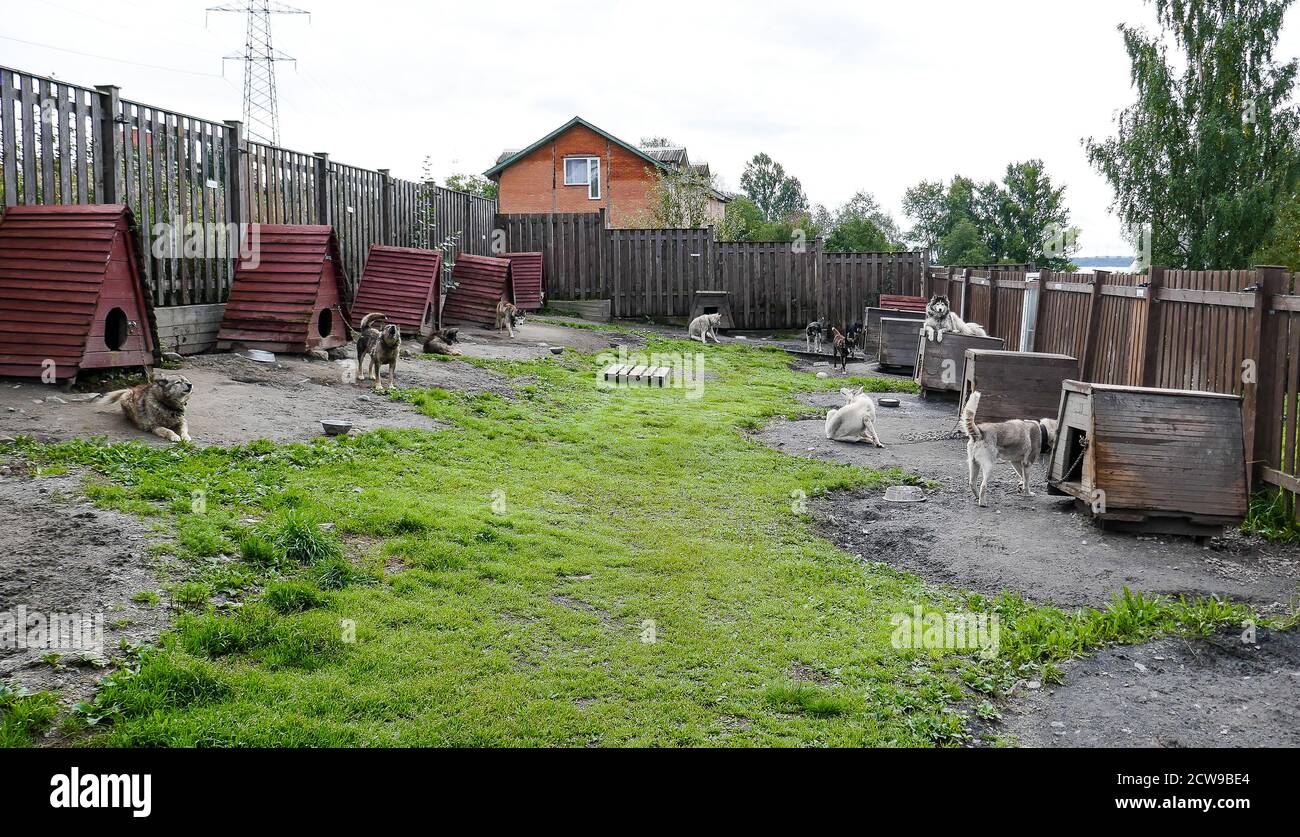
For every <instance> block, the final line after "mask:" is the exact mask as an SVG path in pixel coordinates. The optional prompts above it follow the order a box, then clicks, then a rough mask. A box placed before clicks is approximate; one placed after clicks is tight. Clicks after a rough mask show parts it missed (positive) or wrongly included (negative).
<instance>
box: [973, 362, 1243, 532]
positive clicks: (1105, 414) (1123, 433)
mask: <svg viewBox="0 0 1300 837" xmlns="http://www.w3.org/2000/svg"><path fill="white" fill-rule="evenodd" d="M982 406H983V405H982V404H981V407H982ZM1058 418H1059V421H1060V426H1059V428H1058V430H1057V437H1056V444H1055V446H1054V447H1053V449H1052V458H1051V461H1050V464H1049V466H1048V473H1047V481H1048V485H1049V486H1050V487H1051V488H1052V489H1053V490H1054V492H1056V493H1064V494H1068V495H1071V496H1073V497H1075V498H1076V499H1078V500H1079V501H1081V502H1082V503H1083V504H1084V505H1086V506H1087V507H1088V508H1089V509H1091V511H1092V514H1093V516H1094V517H1096V518H1097V519H1098V520H1099V521H1100V522H1101V523H1102V525H1103V526H1112V525H1113V526H1115V527H1117V528H1125V527H1140V528H1143V529H1146V530H1149V531H1156V532H1170V533H1174V534H1189V535H1212V534H1216V533H1217V532H1219V531H1221V530H1222V527H1224V526H1236V525H1237V524H1239V523H1240V522H1241V521H1242V519H1243V518H1245V516H1246V505H1247V494H1246V491H1247V489H1246V484H1247V483H1246V451H1245V442H1244V433H1243V430H1242V428H1243V425H1242V409H1241V398H1239V397H1238V396H1235V395H1223V394H1219V393H1214V392H1193V391H1189V390H1175V389H1147V388H1144V387H1120V386H1112V385H1109V384H1087V383H1081V382H1079V381H1066V382H1065V383H1064V384H1062V389H1061V401H1060V409H1059V413H1058Z"/></svg>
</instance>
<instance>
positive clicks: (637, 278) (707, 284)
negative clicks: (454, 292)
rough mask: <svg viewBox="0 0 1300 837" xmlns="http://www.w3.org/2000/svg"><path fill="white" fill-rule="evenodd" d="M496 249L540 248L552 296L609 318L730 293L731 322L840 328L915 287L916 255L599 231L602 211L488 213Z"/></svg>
mask: <svg viewBox="0 0 1300 837" xmlns="http://www.w3.org/2000/svg"><path fill="white" fill-rule="evenodd" d="M496 227H497V229H498V230H500V231H501V239H500V249H502V250H505V249H509V250H540V251H542V252H543V253H544V254H545V257H544V260H545V270H546V283H547V294H548V296H550V297H551V298H553V299H608V300H610V301H611V306H612V311H613V315H614V316H616V317H659V318H678V317H686V316H688V315H689V314H690V312H691V301H692V298H693V295H694V293H695V291H697V290H723V291H728V292H730V296H731V310H732V315H733V317H734V318H735V321H736V325H737V327H738V328H753V329H783V328H802V327H803V326H805V325H807V324H808V323H809V322H810V321H812V320H814V319H816V318H817V317H818V316H826V317H828V318H829V319H830V320H831V321H832V322H833V323H835V324H837V325H840V326H841V327H846V326H847V325H849V324H850V323H853V322H855V321H857V320H861V319H862V316H863V311H864V309H865V308H866V306H868V305H874V304H876V302H877V300H878V299H879V296H880V294H881V293H902V294H912V295H915V294H919V293H920V292H921V290H920V289H921V282H922V279H923V276H924V272H925V268H926V257H925V256H924V254H922V253H827V252H824V251H823V249H822V243H821V241H820V240H813V241H807V242H802V243H796V242H790V241H716V240H715V239H714V237H713V230H712V228H704V229H607V228H606V226H605V219H604V215H603V213H595V212H592V213H581V214H553V215H498V216H497V219H496Z"/></svg>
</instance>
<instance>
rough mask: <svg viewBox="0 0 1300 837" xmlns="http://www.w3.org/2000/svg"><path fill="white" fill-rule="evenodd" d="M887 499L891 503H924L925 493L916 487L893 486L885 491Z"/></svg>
mask: <svg viewBox="0 0 1300 837" xmlns="http://www.w3.org/2000/svg"><path fill="white" fill-rule="evenodd" d="M885 499H886V500H888V501H889V502H891V503H923V502H925V492H924V491H922V490H921V489H919V488H917V487H916V486H915V485H891V486H890V487H889V488H886V489H885Z"/></svg>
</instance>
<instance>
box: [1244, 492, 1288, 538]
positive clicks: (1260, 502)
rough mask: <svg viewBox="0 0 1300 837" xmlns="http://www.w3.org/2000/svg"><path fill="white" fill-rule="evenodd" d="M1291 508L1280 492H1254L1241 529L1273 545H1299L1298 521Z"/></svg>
mask: <svg viewBox="0 0 1300 837" xmlns="http://www.w3.org/2000/svg"><path fill="white" fill-rule="evenodd" d="M1291 506H1292V504H1291V502H1290V501H1289V500H1288V499H1287V495H1286V494H1285V493H1284V492H1282V491H1276V490H1274V489H1266V490H1263V491H1256V492H1255V493H1254V494H1252V495H1251V496H1250V507H1249V510H1248V512H1247V514H1246V520H1245V521H1244V522H1243V523H1242V524H1241V528H1242V530H1244V531H1246V532H1251V533H1253V534H1256V535H1260V536H1262V537H1264V538H1267V539H1268V540H1270V541H1274V542H1275V543H1300V521H1297V520H1296V515H1295V510H1294V509H1293V508H1292V507H1291Z"/></svg>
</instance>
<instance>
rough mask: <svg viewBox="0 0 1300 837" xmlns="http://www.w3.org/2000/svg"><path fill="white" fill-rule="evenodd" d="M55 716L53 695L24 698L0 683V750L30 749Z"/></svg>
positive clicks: (22, 693) (36, 694)
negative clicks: (13, 748) (10, 748)
mask: <svg viewBox="0 0 1300 837" xmlns="http://www.w3.org/2000/svg"><path fill="white" fill-rule="evenodd" d="M58 714H59V706H58V701H57V696H56V695H55V694H54V693H52V692H37V693H35V694H27V693H26V692H23V691H21V690H19V689H16V688H14V687H13V686H10V685H9V684H7V683H5V682H3V681H0V748H8V747H30V746H31V745H32V744H34V743H35V741H36V739H37V737H38V736H39V735H41V734H42V733H43V732H45V730H47V729H49V727H50V725H51V724H53V723H54V720H55V719H56V718H57V717H58Z"/></svg>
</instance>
